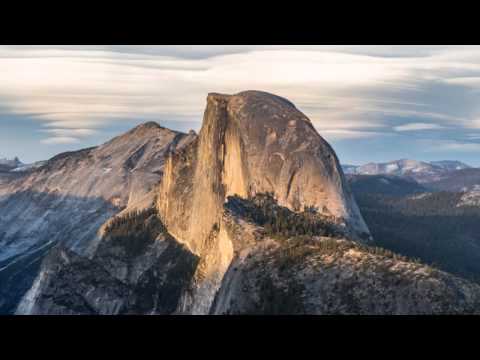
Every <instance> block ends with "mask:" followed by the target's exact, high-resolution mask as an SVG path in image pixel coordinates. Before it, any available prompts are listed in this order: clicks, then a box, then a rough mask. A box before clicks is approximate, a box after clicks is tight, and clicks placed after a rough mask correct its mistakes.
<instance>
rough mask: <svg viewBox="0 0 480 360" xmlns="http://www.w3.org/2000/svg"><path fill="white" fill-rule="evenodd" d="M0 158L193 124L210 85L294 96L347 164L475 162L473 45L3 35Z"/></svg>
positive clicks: (43, 154) (478, 78)
mask: <svg viewBox="0 0 480 360" xmlns="http://www.w3.org/2000/svg"><path fill="white" fill-rule="evenodd" d="M0 84H1V85H0V158H2V157H13V156H19V157H20V159H21V160H22V161H24V162H32V161H36V160H43V159H47V158H49V157H51V156H53V155H55V154H57V153H59V152H62V151H69V150H74V149H79V148H83V147H88V146H94V145H98V144H101V143H103V142H105V141H107V140H108V139H110V138H111V137H113V136H115V135H118V134H120V133H122V132H124V131H126V130H128V129H130V128H131V127H133V126H135V125H137V124H139V123H141V122H145V121H151V120H154V121H157V122H158V123H160V124H161V125H163V126H166V127H170V128H172V129H176V130H182V131H188V130H189V129H194V130H198V129H199V127H200V124H201V120H202V115H203V110H204V106H205V98H206V95H207V93H208V92H224V93H236V92H240V91H243V90H252V89H254V90H264V91H269V92H272V93H275V94H277V95H280V96H283V97H286V98H288V99H290V100H291V101H292V102H293V103H295V104H296V105H297V107H298V108H299V109H300V110H302V111H303V112H304V113H305V115H307V116H308V117H309V118H310V119H311V120H312V122H313V123H314V125H315V127H316V128H317V129H318V131H319V132H320V134H321V135H322V136H323V137H324V138H325V139H327V140H328V141H329V142H330V143H331V144H332V146H333V147H334V149H335V150H336V152H337V154H338V156H339V158H340V160H341V161H342V162H343V163H353V164H361V163H366V162H369V161H388V160H393V159H399V158H414V159H419V160H440V159H458V160H462V161H465V162H467V163H469V164H471V165H474V166H480V156H478V154H480V47H476V46H199V45H195V46H185V45H182V46H0Z"/></svg>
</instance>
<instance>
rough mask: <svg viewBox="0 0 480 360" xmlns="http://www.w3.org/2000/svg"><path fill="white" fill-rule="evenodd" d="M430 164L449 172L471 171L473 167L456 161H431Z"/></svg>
mask: <svg viewBox="0 0 480 360" xmlns="http://www.w3.org/2000/svg"><path fill="white" fill-rule="evenodd" d="M430 164H432V165H434V166H439V167H441V168H443V169H445V170H448V171H454V170H463V169H470V168H471V166H470V165H467V164H465V163H463V162H461V161H456V160H441V161H430Z"/></svg>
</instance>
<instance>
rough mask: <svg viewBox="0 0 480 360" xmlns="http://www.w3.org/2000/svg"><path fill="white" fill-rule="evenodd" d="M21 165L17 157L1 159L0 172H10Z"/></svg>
mask: <svg viewBox="0 0 480 360" xmlns="http://www.w3.org/2000/svg"><path fill="white" fill-rule="evenodd" d="M22 165H23V163H22V162H21V161H20V160H19V159H18V157H15V158H13V159H7V158H3V159H0V172H6V171H10V170H13V169H15V168H17V167H19V166H22Z"/></svg>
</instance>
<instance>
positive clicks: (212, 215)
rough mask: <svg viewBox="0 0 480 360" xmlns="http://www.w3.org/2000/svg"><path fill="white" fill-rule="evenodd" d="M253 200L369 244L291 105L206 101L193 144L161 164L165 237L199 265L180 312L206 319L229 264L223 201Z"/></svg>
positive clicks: (222, 98) (323, 151)
mask: <svg viewBox="0 0 480 360" xmlns="http://www.w3.org/2000/svg"><path fill="white" fill-rule="evenodd" d="M259 193H271V194H272V195H273V196H274V197H275V198H276V199H277V200H278V203H279V205H284V206H286V207H287V208H289V209H291V210H293V211H297V212H298V211H303V210H304V209H307V208H315V209H316V211H318V213H319V214H320V215H322V216H325V217H328V218H329V219H330V221H333V222H335V223H337V224H338V225H339V226H340V227H342V228H343V229H344V230H345V233H346V234H347V236H348V237H350V238H352V239H355V240H359V241H362V240H363V241H368V240H369V239H370V235H369V232H368V229H367V226H366V225H365V223H364V221H363V219H362V216H361V214H360V212H359V210H358V208H357V205H356V203H355V200H354V199H353V196H352V194H351V193H350V191H349V190H348V187H347V186H346V181H345V179H344V176H343V172H342V170H341V168H340V165H339V162H338V159H337V157H336V155H335V153H334V151H333V150H332V148H331V147H330V146H329V145H328V143H327V142H326V141H325V140H324V139H323V138H322V137H321V136H320V135H319V134H318V133H317V131H316V130H315V128H314V127H313V125H312V123H311V122H310V120H309V119H308V118H307V117H306V116H305V115H304V114H302V113H301V112H300V111H299V110H297V109H296V107H295V106H294V105H293V104H292V103H291V102H289V101H288V100H285V99H283V98H281V97H278V96H275V95H272V94H268V93H265V92H259V91H246V92H242V93H239V94H237V95H221V94H216V93H213V94H209V95H208V97H207V107H206V110H205V114H204V119H203V126H202V129H201V131H200V134H199V137H198V139H197V140H196V141H195V142H194V143H192V144H191V146H189V147H186V148H185V149H183V151H182V152H180V153H177V154H173V156H171V157H170V158H169V159H168V160H167V164H166V166H165V174H164V178H163V182H162V185H161V189H160V193H159V200H158V210H159V213H160V216H161V217H162V221H163V222H164V223H165V225H166V227H167V228H168V229H169V232H170V233H171V234H172V235H173V236H174V237H175V238H176V239H177V240H179V241H181V242H182V243H184V244H186V246H188V248H189V249H191V250H192V252H194V253H195V254H197V255H199V256H200V257H201V258H202V261H201V262H200V265H199V270H198V272H197V276H198V279H199V283H198V284H197V286H196V287H195V295H193V296H192V298H191V299H195V300H191V301H192V303H191V304H187V303H188V301H187V302H186V304H185V306H186V307H185V309H186V311H192V312H193V313H204V312H207V311H208V308H209V307H210V305H211V301H212V300H213V296H214V294H215V292H216V290H217V288H218V286H219V282H220V281H221V279H222V277H223V274H224V272H225V271H226V268H227V267H228V265H229V263H230V261H231V259H232V257H233V250H232V242H231V240H230V239H229V237H228V234H227V233H226V230H225V226H224V225H223V224H222V214H223V211H224V210H223V205H224V203H225V201H226V200H227V197H228V196H230V195H238V196H240V197H243V198H251V197H253V196H255V195H256V194H259ZM187 309H188V310H187Z"/></svg>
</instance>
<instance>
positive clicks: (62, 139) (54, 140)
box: [40, 136, 80, 145]
mask: <svg viewBox="0 0 480 360" xmlns="http://www.w3.org/2000/svg"><path fill="white" fill-rule="evenodd" d="M40 142H41V143H42V144H46V145H58V144H74V143H78V142H80V140H79V139H77V138H74V137H70V136H55V137H51V138H47V139H42V140H40Z"/></svg>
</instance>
